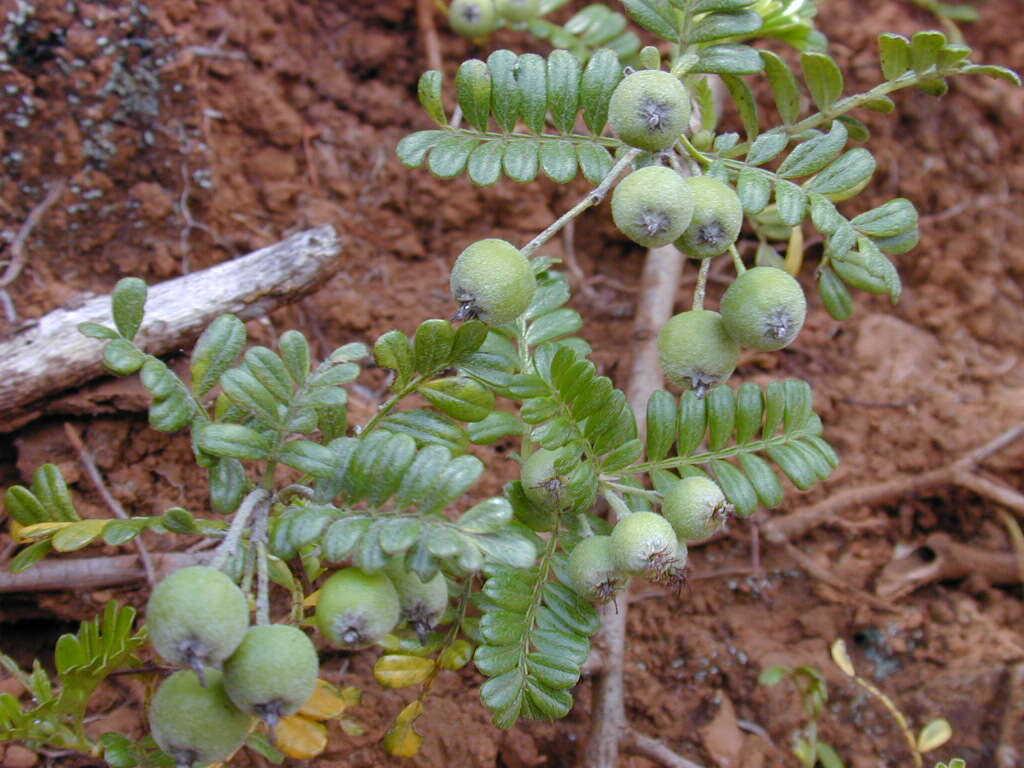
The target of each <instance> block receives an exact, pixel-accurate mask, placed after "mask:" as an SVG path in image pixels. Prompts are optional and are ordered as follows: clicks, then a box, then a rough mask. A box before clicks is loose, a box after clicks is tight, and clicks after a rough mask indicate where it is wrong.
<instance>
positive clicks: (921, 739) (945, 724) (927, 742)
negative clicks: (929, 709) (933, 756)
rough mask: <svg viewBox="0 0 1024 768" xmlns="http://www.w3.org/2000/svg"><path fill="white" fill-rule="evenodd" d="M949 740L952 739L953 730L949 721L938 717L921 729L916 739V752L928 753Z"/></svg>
mask: <svg viewBox="0 0 1024 768" xmlns="http://www.w3.org/2000/svg"><path fill="white" fill-rule="evenodd" d="M951 738H953V728H952V726H950V724H949V721H948V720H946V718H944V717H938V718H936V719H935V720H932V721H931V722H930V723H928V724H927V725H926V726H925V727H924V728H922V729H921V733H920V734H919V735H918V737H917V751H918V752H929V751H931V750H933V749H938V748H939V747H941V746H942V745H943V744H945V743H946V742H947V741H949V740H950V739H951Z"/></svg>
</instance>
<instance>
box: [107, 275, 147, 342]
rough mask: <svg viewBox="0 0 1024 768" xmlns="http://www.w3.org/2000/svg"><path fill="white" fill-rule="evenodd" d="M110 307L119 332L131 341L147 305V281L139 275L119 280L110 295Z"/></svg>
mask: <svg viewBox="0 0 1024 768" xmlns="http://www.w3.org/2000/svg"><path fill="white" fill-rule="evenodd" d="M110 305H111V306H110V308H111V311H112V313H113V315H114V325H115V326H116V328H117V330H118V332H119V333H120V334H121V335H122V336H123V337H124V338H126V339H127V340H128V341H131V340H132V339H134V338H135V334H136V333H138V332H139V326H140V325H142V316H143V312H144V308H145V305H146V283H145V281H144V280H140V279H139V278H137V277H125V278H122V279H121V280H118V281H117V285H116V286H114V293H113V294H112V295H111V297H110Z"/></svg>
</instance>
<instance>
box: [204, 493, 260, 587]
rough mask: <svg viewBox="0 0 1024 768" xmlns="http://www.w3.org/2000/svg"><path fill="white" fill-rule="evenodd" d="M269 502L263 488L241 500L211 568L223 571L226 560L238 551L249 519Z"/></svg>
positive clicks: (214, 555) (215, 553)
mask: <svg viewBox="0 0 1024 768" xmlns="http://www.w3.org/2000/svg"><path fill="white" fill-rule="evenodd" d="M269 500H270V492H269V491H267V490H266V489H265V488H253V489H252V490H251V491H249V495H248V496H246V497H245V498H244V499H243V500H242V503H241V504H240V505H239V507H238V511H237V512H235V517H234V519H233V520H232V521H231V527H230V528H228V532H227V534H226V535H225V536H224V541H222V542H221V543H220V545H219V546H218V547H217V551H216V552H214V554H213V560H212V561H211V562H210V566H211V567H212V568H216V569H218V570H221V571H223V570H224V567H225V566H226V565H227V562H228V558H230V557H231V556H232V555H234V554H235V552H237V551H238V545H239V543H240V542H241V540H242V534H243V533H244V532H245V529H246V527H247V526H248V524H249V518H250V517H252V515H253V513H254V512H256V510H257V509H258V508H260V507H264V506H266V505H267V504H268V502H269Z"/></svg>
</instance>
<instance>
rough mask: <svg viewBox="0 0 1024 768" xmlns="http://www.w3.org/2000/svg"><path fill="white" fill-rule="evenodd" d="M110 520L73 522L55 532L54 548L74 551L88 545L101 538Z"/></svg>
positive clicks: (62, 550)
mask: <svg viewBox="0 0 1024 768" xmlns="http://www.w3.org/2000/svg"><path fill="white" fill-rule="evenodd" d="M109 522H110V521H109V520H79V521H78V522H75V523H71V525H69V526H67V527H66V528H63V529H62V530H60V531H57V533H56V534H54V536H53V548H54V549H55V550H57V551H58V552H74V551H75V550H76V549H81V548H82V547H85V546H88V545H89V544H91V543H92V542H93V541H95V540H96V539H97V538H99V536H100V534H102V533H103V529H104V528H106V527H107V523H109ZM33 527H34V526H33Z"/></svg>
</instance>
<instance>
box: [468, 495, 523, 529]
mask: <svg viewBox="0 0 1024 768" xmlns="http://www.w3.org/2000/svg"><path fill="white" fill-rule="evenodd" d="M511 520H512V505H511V504H509V503H508V500H507V499H504V498H501V497H500V496H499V497H495V498H493V499H487V500H486V501H482V502H480V503H479V504H477V505H476V506H475V507H473V508H471V509H469V510H467V511H466V512H465V513H464V514H463V515H462V517H460V518H459V521H458V526H459V528H460V529H461V530H463V531H465V532H466V533H497V532H498V531H500V530H501V529H502V528H504V527H505V526H506V525H508V523H509V522H511Z"/></svg>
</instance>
